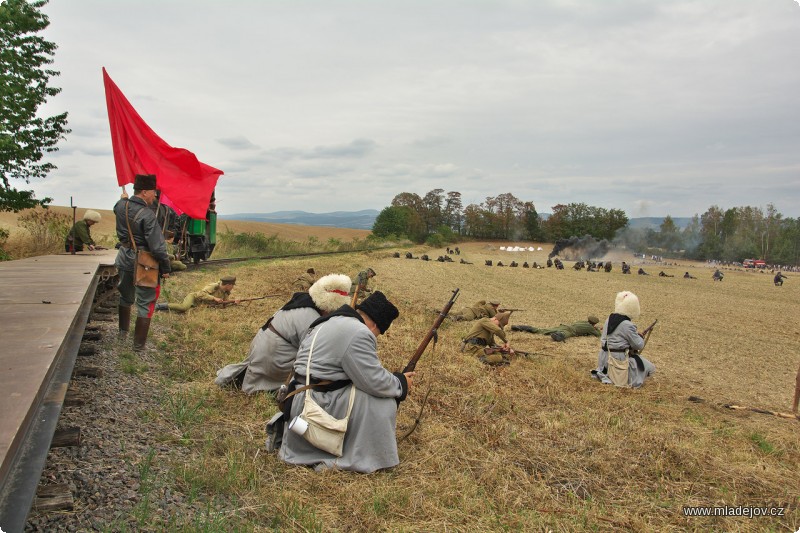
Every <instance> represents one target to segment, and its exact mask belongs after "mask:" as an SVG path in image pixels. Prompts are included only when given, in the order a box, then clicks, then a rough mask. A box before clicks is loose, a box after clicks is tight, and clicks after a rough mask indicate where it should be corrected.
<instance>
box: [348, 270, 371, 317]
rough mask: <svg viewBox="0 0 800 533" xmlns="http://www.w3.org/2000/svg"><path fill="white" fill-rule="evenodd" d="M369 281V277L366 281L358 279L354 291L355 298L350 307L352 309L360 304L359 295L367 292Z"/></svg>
mask: <svg viewBox="0 0 800 533" xmlns="http://www.w3.org/2000/svg"><path fill="white" fill-rule="evenodd" d="M367 280H369V277H367V278H365V279H361V278H360V277H359V278H358V284H357V285H356V288H355V289H354V290H353V298H352V299H351V300H350V307H352V308H353V309H355V308H356V304H357V303H358V294H359V293H360V292H362V291H365V290H367Z"/></svg>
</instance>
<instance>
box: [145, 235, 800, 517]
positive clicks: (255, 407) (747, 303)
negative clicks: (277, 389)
mask: <svg viewBox="0 0 800 533" xmlns="http://www.w3.org/2000/svg"><path fill="white" fill-rule="evenodd" d="M520 244H522V243H520ZM529 244H532V243H525V245H526V246H527V245H529ZM459 246H460V248H461V250H462V254H461V255H460V256H454V259H455V262H454V263H440V262H436V261H431V262H423V261H420V260H408V259H404V258H394V257H392V251H380V252H372V253H367V254H362V253H353V254H345V255H335V256H327V257H315V258H313V259H310V260H305V259H303V260H300V259H292V260H283V261H268V262H255V261H254V262H248V263H239V264H235V265H230V266H226V267H213V266H205V267H203V268H201V269H200V270H196V271H190V272H186V273H182V274H179V275H176V276H174V277H172V278H171V279H170V280H169V282H168V284H167V285H166V287H165V291H164V294H163V295H162V301H163V299H168V300H169V301H180V299H181V298H183V296H184V295H185V294H186V293H187V292H189V291H191V290H196V289H197V288H199V287H201V286H202V285H203V284H204V283H206V282H208V281H210V280H214V279H218V278H219V276H220V275H222V274H223V273H232V274H234V275H236V276H237V277H238V282H237V285H236V289H235V295H239V296H242V297H244V296H254V295H260V294H273V293H280V294H283V295H284V297H283V298H280V297H279V298H273V299H268V300H264V301H259V302H253V303H252V304H251V305H250V306H249V307H244V306H241V307H233V308H229V309H226V310H224V311H222V310H218V309H202V308H201V309H194V310H192V311H191V312H190V313H189V314H187V315H181V314H176V313H158V314H157V315H156V318H155V325H154V328H153V332H152V333H151V340H152V342H153V344H154V345H155V346H157V347H158V350H157V351H156V353H155V355H154V357H156V358H158V359H160V360H162V365H163V367H164V368H168V369H169V372H168V374H169V376H170V379H171V380H172V381H171V383H170V384H169V385H168V388H169V391H170V392H172V393H173V394H185V395H188V396H189V397H192V398H202V399H203V404H204V405H206V406H209V407H208V411H207V412H206V413H205V419H204V421H203V423H202V424H197V425H196V426H194V427H192V428H190V429H188V430H187V429H186V428H183V429H182V431H183V438H182V440H181V442H184V443H186V444H185V445H186V450H184V451H181V452H179V453H172V454H167V455H165V457H163V460H164V461H168V462H170V463H171V464H172V465H173V466H172V468H173V470H174V471H176V472H181V473H182V474H181V475H182V476H183V478H182V479H186V478H187V476H188V477H190V478H191V479H192V483H193V486H196V484H198V483H199V484H200V485H201V486H202V488H203V490H204V491H206V492H207V494H209V495H210V496H216V497H221V498H224V499H230V500H235V501H236V502H237V503H236V506H235V509H233V510H227V512H229V513H230V514H229V516H231V519H232V520H233V519H234V517H235V519H236V520H237V522H236V523H237V524H240V525H241V526H242V527H243V528H244V529H252V530H256V531H259V530H264V529H269V528H272V527H276V528H278V529H291V530H302V531H308V530H312V531H322V530H341V531H354V530H357V531H365V530H393V531H397V530H402V531H446V530H454V531H483V530H490V531H505V530H514V531H518V530H527V531H597V530H603V531H606V530H633V531H797V529H798V528H799V527H800V510H798V504H800V499H799V498H800V491H798V487H800V469H799V468H798V464H800V438H798V437H800V421H798V420H796V419H785V418H779V417H775V416H770V415H766V414H759V413H755V412H751V411H734V410H730V409H727V408H725V407H724V406H723V405H724V404H728V403H736V404H739V405H744V406H749V407H757V408H762V409H771V410H775V411H782V412H787V411H790V409H791V400H792V396H793V392H794V384H795V376H796V374H797V371H798V365H800V350H798V347H799V346H800V342H798V341H800V324H798V321H797V318H798V309H797V301H798V296H800V279H796V278H795V277H793V276H792V277H790V278H789V279H788V280H787V281H786V283H785V284H784V286H783V287H775V286H774V285H773V283H772V276H771V275H770V274H768V273H757V272H744V271H734V270H728V271H725V274H726V276H725V279H724V280H723V281H722V282H713V281H712V279H711V273H712V269H710V268H707V267H706V266H704V265H700V264H695V263H690V262H685V263H681V264H673V265H655V264H643V265H640V264H639V263H637V262H635V261H631V260H632V259H633V257H632V256H630V255H627V254H625V253H624V252H623V251H616V252H615V254H616V257H615V259H614V260H615V263H614V270H613V271H612V272H611V273H605V272H586V271H574V270H572V269H571V268H570V267H571V265H572V263H571V262H567V268H566V270H563V271H556V270H555V269H552V268H551V269H543V270H534V269H523V268H509V267H496V266H493V267H487V266H484V261H485V260H486V259H491V260H493V261H494V262H495V263H496V262H497V261H498V260H502V261H503V263H505V264H508V263H509V262H510V261H511V260H517V261H518V262H519V263H520V264H521V263H522V262H523V261H528V262H533V261H537V262H539V263H544V261H545V260H546V258H547V253H548V251H549V250H550V249H551V248H552V246H551V245H547V244H542V245H541V246H542V247H543V248H544V250H543V251H539V252H531V253H528V252H518V253H516V255H515V253H513V252H505V251H500V250H499V246H500V243H469V244H460V245H459ZM405 251H406V250H405V249H404V250H400V253H401V256H402V255H403V254H404V253H405ZM412 251H413V253H414V255H415V256H418V255H419V254H420V253H428V255H430V256H432V257H434V258H435V257H436V256H437V255H440V254H443V253H444V251H443V250H426V249H422V248H416V249H412ZM462 258H463V259H465V260H467V261H469V262H472V263H473V264H459V262H458V261H459V259H462ZM621 259H625V260H627V261H629V262H631V263H632V264H633V266H634V272H635V271H636V268H638V267H639V266H644V268H645V269H646V270H647V271H648V272H650V273H651V274H652V275H650V276H638V275H636V274H632V275H623V274H622V273H621V271H620V268H619V261H620V260H621ZM309 266H314V267H315V268H316V270H317V272H318V273H320V274H322V273H331V272H341V273H346V274H348V275H350V276H354V275H355V273H356V272H357V271H359V270H361V269H363V268H365V267H367V266H371V267H372V268H374V269H375V271H376V272H377V277H376V278H374V279H373V280H372V283H371V287H372V288H374V289H378V290H381V291H383V292H385V293H386V295H387V296H388V298H389V299H390V300H391V301H393V302H394V303H395V304H396V305H397V306H398V307H399V309H400V312H401V314H400V318H399V319H397V320H396V321H395V323H394V324H393V325H392V327H391V328H390V329H389V331H388V332H387V334H386V335H384V336H382V337H381V338H380V339H379V340H378V346H379V353H380V356H381V358H382V360H383V362H384V365H385V366H386V367H387V368H389V369H392V370H398V369H400V368H402V367H403V366H404V365H405V363H406V362H407V360H408V358H409V357H410V355H411V354H412V353H413V352H414V350H415V348H416V347H417V345H418V344H419V342H420V340H421V339H422V338H423V336H424V335H425V333H426V332H427V330H428V328H429V327H430V325H431V324H432V322H433V320H434V318H435V316H436V315H435V313H434V310H435V309H437V308H440V307H441V306H442V305H443V304H444V303H445V302H446V301H447V299H448V298H449V296H450V294H451V292H452V291H453V290H454V289H455V288H457V287H458V288H460V296H459V299H458V301H457V302H456V305H455V309H458V308H460V307H461V306H464V305H467V304H471V303H472V302H474V301H476V300H480V299H490V298H499V299H500V300H501V301H502V302H503V306H507V307H516V308H521V309H524V311H518V312H515V313H514V314H513V315H512V320H511V324H528V325H533V326H540V327H546V326H552V325H557V324H559V323H562V322H564V323H568V322H572V321H575V320H582V319H585V317H586V316H587V315H589V314H595V315H597V316H599V317H600V318H601V320H604V319H605V317H606V316H607V315H608V314H609V313H610V312H612V311H613V302H614V296H615V294H616V293H617V292H618V291H621V290H631V291H633V292H635V293H636V294H637V295H638V296H639V298H640V301H641V306H642V316H641V318H640V319H639V320H638V321H637V322H638V324H639V327H640V328H644V327H645V326H646V325H648V324H649V323H651V322H652V321H653V320H655V319H658V325H657V326H656V328H655V330H654V332H653V334H652V337H651V338H650V341H649V344H648V345H647V348H646V350H645V352H644V354H643V355H644V356H646V357H647V358H649V359H650V360H651V361H653V362H654V363H655V364H656V366H657V367H658V370H657V373H656V375H655V376H654V377H652V378H651V379H649V380H648V381H647V382H646V384H645V386H644V387H643V388H642V389H638V390H627V389H618V388H614V387H613V386H606V385H602V384H600V383H599V382H597V381H595V380H594V379H592V378H591V377H590V375H589V370H590V369H592V368H594V367H595V365H596V360H597V351H598V347H599V346H598V345H599V342H598V340H597V339H596V338H589V337H577V338H573V339H570V340H568V341H567V342H565V343H555V342H553V341H552V340H551V339H550V338H549V337H546V336H541V335H538V336H537V335H531V334H527V333H522V332H510V339H511V342H512V345H514V346H516V347H517V348H519V349H521V350H526V351H529V352H531V354H532V355H531V356H530V357H528V358H518V359H516V360H514V361H513V362H512V364H511V365H510V366H507V367H500V368H493V367H487V366H485V365H483V364H482V363H480V362H479V361H477V360H475V359H473V358H471V357H468V356H466V355H464V354H462V353H460V351H459V344H460V340H461V338H462V337H463V336H464V335H465V334H466V332H467V330H468V329H469V327H470V323H464V322H458V323H453V322H449V321H448V322H446V323H445V324H444V325H443V326H442V327H441V328H440V331H439V342H438V344H437V345H436V347H435V349H433V347H429V348H428V351H427V352H426V353H425V355H424V356H423V358H422V360H421V361H420V363H419V364H418V366H417V371H418V375H417V378H416V380H415V384H414V388H413V390H412V391H411V394H410V396H409V399H408V400H407V401H406V402H404V403H403V404H401V405H400V408H399V414H398V435H401V434H403V433H404V432H406V431H407V430H408V429H409V428H410V427H411V426H412V424H413V421H414V419H415V418H416V417H417V416H418V414H419V412H420V407H421V404H422V401H423V398H424V397H425V396H426V393H428V391H430V394H429V396H428V400H427V404H426V405H425V408H424V412H423V413H422V416H421V422H420V424H419V426H418V427H417V428H416V430H415V431H414V432H413V434H412V435H411V436H410V437H408V438H407V439H406V440H404V441H402V442H401V443H400V444H399V450H400V460H401V462H400V465H399V466H398V467H396V468H394V469H392V470H391V471H388V472H379V473H375V474H371V475H357V474H352V473H346V472H336V471H328V472H324V473H316V472H314V471H313V470H310V469H306V468H302V467H294V466H289V465H285V464H283V463H282V462H281V461H279V460H278V459H277V457H276V456H274V455H270V454H268V453H266V452H265V451H264V449H263V444H264V424H265V422H266V421H267V420H268V419H269V418H270V417H271V416H272V414H273V413H275V412H276V406H275V403H274V400H273V399H272V398H271V397H269V396H264V395H258V396H254V397H248V396H245V395H243V394H241V393H239V392H236V391H232V390H223V389H220V388H218V387H217V386H216V385H214V384H213V379H214V377H215V373H216V370H217V369H218V368H221V367H222V366H224V365H225V364H228V363H231V362H238V361H240V360H242V359H244V357H245V356H246V354H247V349H248V345H249V343H250V340H251V339H252V337H253V335H254V334H255V332H256V330H257V329H258V328H259V327H260V326H261V325H262V324H263V323H264V322H265V321H266V320H267V318H269V316H271V314H272V313H273V312H274V311H275V310H277V309H278V308H279V307H280V306H281V305H282V304H283V303H284V302H285V301H286V299H288V297H289V290H288V287H289V284H290V283H291V281H292V280H294V279H295V278H296V277H297V276H298V275H299V274H300V273H301V272H303V271H304V270H305V269H306V268H307V267H309ZM659 270H664V271H665V272H666V273H668V274H673V275H675V277H674V278H664V277H658V276H657V274H658V272H659ZM685 271H689V272H690V273H692V274H693V275H695V276H696V277H697V278H698V279H695V280H689V279H683V278H682V275H683V273H684V272H685ZM158 371H159V370H158V367H155V366H151V367H150V372H158ZM690 396H697V397H701V398H703V399H704V400H705V402H704V403H694V402H690V401H689V397H690ZM175 438H178V437H175ZM211 443H213V444H211ZM223 481H224V482H223ZM176 484H177V489H176V490H184V491H186V490H189V488H188V487H187V486H182V483H181V481H180V479H178V480H177V481H176ZM686 506H707V507H717V508H720V507H730V508H731V509H732V510H731V511H726V512H730V513H737V512H738V513H740V514H741V513H742V512H743V511H742V508H741V507H739V508H738V511H737V510H736V508H735V506H746V507H747V509H750V510H752V508H753V507H763V508H765V509H766V511H764V512H767V513H772V514H774V516H758V517H753V518H745V517H742V516H716V517H702V518H701V517H689V516H686V515H685V511H684V509H685V507H686ZM778 508H781V509H782V511H780V510H778ZM718 512H720V511H718ZM744 512H747V511H744ZM758 512H761V511H758ZM778 514H781V516H778Z"/></svg>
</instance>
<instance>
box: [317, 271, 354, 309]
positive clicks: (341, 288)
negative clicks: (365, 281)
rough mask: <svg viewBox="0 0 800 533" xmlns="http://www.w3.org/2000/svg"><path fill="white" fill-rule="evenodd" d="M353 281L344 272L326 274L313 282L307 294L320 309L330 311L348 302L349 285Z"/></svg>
mask: <svg viewBox="0 0 800 533" xmlns="http://www.w3.org/2000/svg"><path fill="white" fill-rule="evenodd" d="M352 284H353V281H352V280H351V279H350V276H347V275H345V274H328V275H327V276H322V277H321V278H319V279H318V280H317V282H316V283H314V284H313V285H312V286H311V288H310V289H308V294H309V295H310V296H311V299H312V300H314V305H316V306H317V307H318V308H319V309H320V310H321V311H325V312H326V313H331V312H333V311H336V310H337V309H339V308H340V307H341V306H343V305H345V304H349V303H350V295H349V293H350V286H351V285H352Z"/></svg>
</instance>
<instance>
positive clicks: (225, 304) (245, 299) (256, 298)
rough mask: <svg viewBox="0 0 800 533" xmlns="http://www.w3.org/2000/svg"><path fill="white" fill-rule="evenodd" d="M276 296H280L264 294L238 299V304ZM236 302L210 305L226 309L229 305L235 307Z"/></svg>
mask: <svg viewBox="0 0 800 533" xmlns="http://www.w3.org/2000/svg"><path fill="white" fill-rule="evenodd" d="M277 296H281V295H280V294H265V295H264V296H257V297H255V298H239V300H238V302H239V303H242V302H255V301H256V300H263V299H265V298H275V297H277ZM235 303H236V300H225V301H223V302H221V303H216V302H214V303H212V304H211V305H212V306H214V307H227V306H229V305H235Z"/></svg>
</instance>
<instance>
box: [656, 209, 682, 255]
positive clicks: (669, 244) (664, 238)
mask: <svg viewBox="0 0 800 533" xmlns="http://www.w3.org/2000/svg"><path fill="white" fill-rule="evenodd" d="M659 230H660V233H661V235H660V238H659V241H660V244H661V247H662V248H664V249H666V250H667V251H673V250H678V249H680V247H681V235H680V233H678V226H676V225H675V221H674V220H672V217H671V216H669V215H667V216H665V217H664V221H663V222H662V223H661V226H660V227H659Z"/></svg>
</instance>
